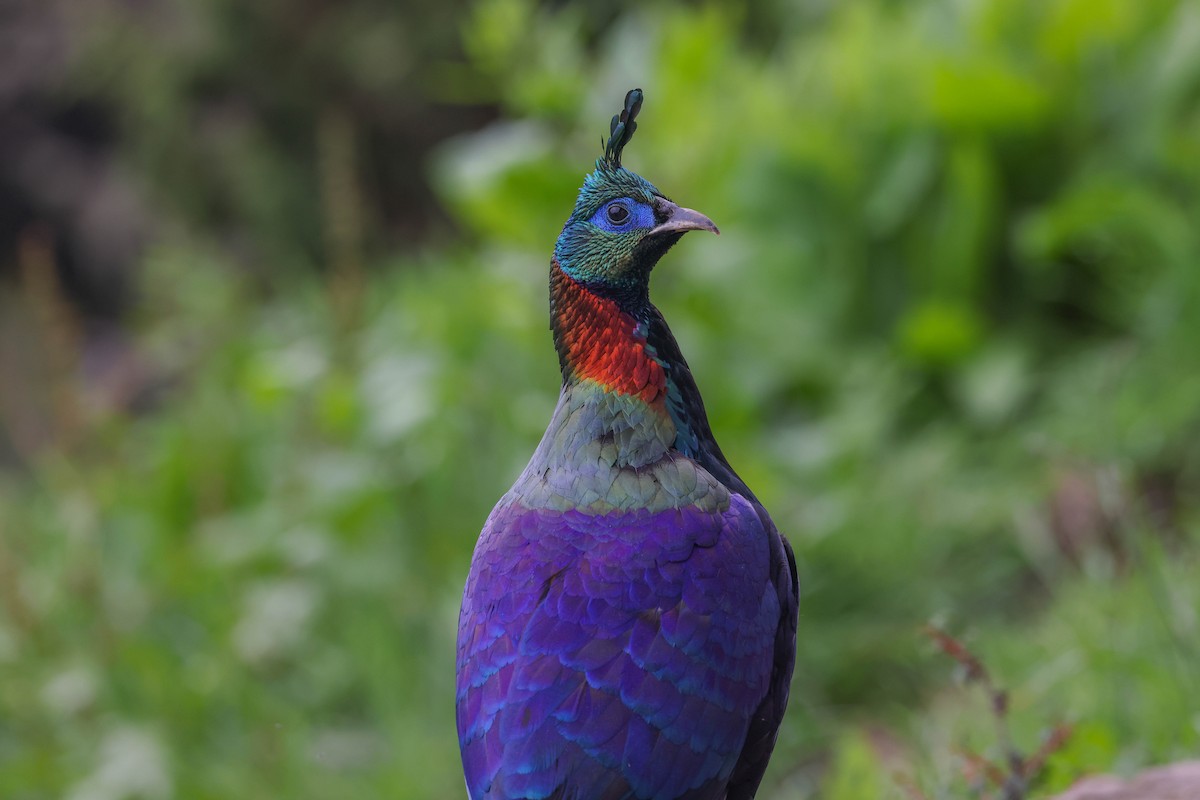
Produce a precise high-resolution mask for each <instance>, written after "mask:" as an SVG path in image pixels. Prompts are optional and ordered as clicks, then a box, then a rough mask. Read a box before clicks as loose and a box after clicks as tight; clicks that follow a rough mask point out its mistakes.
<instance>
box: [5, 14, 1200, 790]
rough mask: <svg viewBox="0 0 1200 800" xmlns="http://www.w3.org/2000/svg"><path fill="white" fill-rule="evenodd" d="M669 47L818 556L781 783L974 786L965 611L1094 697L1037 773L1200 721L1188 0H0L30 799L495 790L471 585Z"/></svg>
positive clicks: (650, 126) (717, 350)
mask: <svg viewBox="0 0 1200 800" xmlns="http://www.w3.org/2000/svg"><path fill="white" fill-rule="evenodd" d="M632 86H641V87H643V88H644V89H645V91H646V97H647V100H646V105H645V108H644V110H643V114H642V117H641V119H640V120H639V129H638V134H637V137H636V138H635V139H634V141H633V144H632V145H631V146H630V148H629V150H628V152H627V156H626V162H627V164H628V165H629V166H630V167H631V168H633V169H634V170H636V171H638V172H640V173H642V174H644V175H646V176H647V177H648V178H649V179H651V180H652V181H654V182H655V183H656V184H657V185H659V186H660V187H662V188H663V189H664V190H665V191H667V192H668V193H669V194H670V195H671V196H672V197H673V198H675V199H676V200H678V201H679V202H681V203H684V204H686V205H688V206H691V207H694V208H698V209H700V210H702V211H704V212H705V213H707V214H709V215H710V216H711V217H712V218H713V219H714V220H716V221H717V222H718V223H719V224H720V226H721V229H722V232H723V233H722V235H721V237H719V238H713V237H694V238H690V239H689V240H686V241H685V242H683V243H682V244H681V245H680V246H679V247H677V248H676V249H675V250H674V251H673V252H672V253H671V254H670V256H669V257H668V258H667V259H666V260H665V261H664V263H663V264H662V265H660V267H659V269H658V270H657V271H656V273H655V280H654V287H653V291H654V295H655V298H656V301H657V303H658V305H659V306H660V308H662V309H663V310H664V313H665V314H666V316H667V318H668V319H669V320H670V321H671V323H672V325H673V328H674V330H675V332H676V335H677V336H678V338H679V339H680V341H681V344H682V346H683V349H684V351H685V353H686V354H687V356H688V358H689V360H690V362H691V364H692V367H693V370H694V372H695V374H696V376H697V378H698V381H699V384H700V387H701V389H702V391H703V393H704V396H705V399H706V401H707V404H708V408H709V411H710V414H711V416H712V421H713V426H714V428H715V429H716V431H717V433H718V436H719V438H720V441H721V442H722V446H723V448H724V450H725V452H726V453H727V454H728V455H729V457H730V460H731V461H732V462H733V464H734V465H735V466H736V467H737V468H738V469H739V471H740V472H741V474H742V475H743V476H744V477H745V478H746V479H747V481H748V483H749V484H751V485H752V486H754V488H755V490H756V491H757V493H758V494H759V496H760V497H761V498H762V499H763V501H764V502H765V503H766V505H767V506H768V507H769V508H770V509H771V510H772V512H773V514H774V516H775V519H776V520H777V522H778V524H779V527H780V528H781V529H782V530H783V531H785V532H786V533H787V534H788V535H789V537H790V538H791V541H792V543H793V544H794V546H795V549H796V553H797V557H798V560H799V564H800V575H801V582H802V586H803V598H802V602H801V611H800V633H799V659H798V666H797V669H796V678H795V684H794V687H793V694H792V702H791V709H790V712H789V715H788V718H787V720H786V722H785V727H784V729H783V732H782V734H781V737H780V742H779V747H778V750H777V753H776V756H775V759H774V761H773V764H772V767H771V769H770V771H769V773H768V778H767V782H766V784H765V785H764V789H763V791H762V794H761V796H763V797H765V798H807V797H820V798H827V799H829V800H851V799H852V798H869V797H912V796H914V794H913V792H912V790H911V788H910V789H904V788H903V786H906V785H907V786H910V787H911V786H913V785H915V786H919V787H921V791H922V792H923V793H924V794H925V796H927V797H929V798H940V797H969V796H973V795H972V791H973V789H972V780H971V779H970V776H969V775H966V776H965V775H964V770H963V766H964V763H965V762H964V759H963V757H962V756H961V755H960V754H959V750H960V749H962V748H966V749H970V750H972V751H974V752H979V753H981V754H984V755H986V756H987V757H989V758H994V759H996V758H999V757H1000V756H1001V751H1000V746H1001V742H999V741H998V739H997V734H996V732H995V728H994V725H993V720H992V718H991V716H990V715H989V713H988V711H987V708H986V701H985V700H983V698H982V697H981V696H977V694H976V693H974V692H972V691H971V690H970V687H964V686H962V685H961V684H960V683H959V682H956V680H955V676H954V671H955V670H954V664H953V662H952V661H950V660H948V659H947V658H945V657H944V655H942V654H940V653H939V652H937V650H936V648H934V647H932V646H931V645H930V644H929V643H928V641H926V640H925V639H923V638H922V636H921V634H920V628H921V626H922V625H923V624H925V623H927V622H930V621H933V622H935V623H937V624H939V625H942V626H944V627H945V628H946V629H947V630H949V631H951V632H953V633H954V634H956V635H958V636H960V637H961V638H962V639H963V640H964V641H965V642H967V643H968V644H969V646H971V647H972V648H973V649H975V650H976V651H977V652H978V653H979V654H980V655H981V657H983V658H984V659H985V660H986V662H987V664H988V666H989V667H990V669H991V671H992V673H993V675H994V676H995V678H996V680H997V681H998V682H999V683H1001V684H1002V685H1004V686H1006V687H1007V688H1008V689H1010V690H1011V699H1010V724H1011V727H1012V729H1013V735H1014V736H1015V738H1016V741H1017V744H1018V746H1019V747H1021V748H1022V749H1023V750H1024V751H1025V752H1030V751H1032V750H1034V749H1036V748H1037V746H1038V744H1039V741H1040V738H1039V737H1041V736H1042V735H1043V732H1044V731H1046V730H1048V729H1050V728H1051V727H1052V726H1054V725H1056V724H1059V723H1070V724H1072V725H1073V726H1074V733H1073V735H1072V736H1071V738H1070V739H1069V740H1068V741H1067V743H1066V744H1065V745H1064V746H1063V747H1062V748H1061V749H1059V750H1058V751H1057V752H1055V753H1054V754H1053V755H1052V756H1051V757H1050V759H1049V761H1048V764H1047V768H1046V770H1045V771H1044V773H1043V775H1042V776H1041V777H1040V778H1039V780H1038V783H1037V786H1036V788H1037V790H1038V791H1039V792H1050V791H1053V790H1055V789H1058V788H1062V787H1064V786H1066V785H1068V784H1069V783H1070V782H1071V781H1072V780H1073V779H1074V778H1075V777H1077V776H1078V775H1081V774H1083V773H1087V772H1096V771H1110V770H1115V771H1129V770H1133V769H1136V768H1138V767H1141V766H1144V765H1148V764H1153V763H1160V762H1165V761H1169V760H1171V759H1173V758H1178V757H1182V756H1184V755H1186V754H1189V753H1195V752H1196V751H1197V749H1198V748H1200V704H1198V702H1197V699H1196V698H1197V697H1200V666H1198V665H1200V578H1198V576H1200V7H1198V6H1197V5H1196V4H1195V3H1189V2H1172V1H1171V0H1139V2H1127V1H1126V0H913V1H912V2H888V1H886V0H862V2H854V3H837V2H832V0H769V1H768V2H762V3H753V4H748V5H746V6H744V7H742V8H734V7H732V4H731V5H725V4H715V3H713V4H693V3H683V2H678V3H671V2H644V3H629V4H623V3H616V2H585V3H580V4H565V3H553V4H548V5H538V4H536V3H534V2H532V1H531V0H441V2H434V1H433V0H408V1H407V2H403V3H390V2H383V1H382V0H342V1H341V2H328V1H326V0H294V1H291V2H288V1H286V0H262V1H261V2H253V3H247V2H243V0H187V1H185V0H91V2H88V3H79V2H75V3H72V2H67V1H66V0H62V2H47V0H6V2H5V3H4V4H3V9H2V10H0V797H4V798H10V799H12V800H33V799H34V798H58V797H66V798H69V800H121V799H123V798H148V799H149V800H157V799H158V798H231V797H236V798H297V799H303V798H314V799H316V798H334V797H355V798H369V797H380V798H384V797H386V798H400V799H401V800H407V799H408V798H414V799H416V798H434V797H442V798H445V797H459V796H462V795H463V790H462V782H461V780H462V779H461V773H460V768H459V762H458V753H457V746H456V743H455V735H454V724H453V712H452V705H453V690H452V687H453V648H454V632H455V622H456V614H457V609H458V601H459V593H460V591H461V586H462V582H463V579H464V576H465V574H466V570H467V565H468V560H469V557H470V553H471V549H472V546H473V544H474V540H475V536H476V534H477V532H478V530H479V528H480V526H481V524H482V522H483V520H484V518H485V516H486V515H487V512H488V511H489V509H490V507H491V505H492V504H493V503H494V502H495V500H496V499H497V498H498V497H499V496H500V495H501V494H502V493H503V492H504V491H505V489H506V488H507V487H508V486H509V485H510V483H511V481H512V480H513V479H514V478H515V476H516V475H517V474H518V473H519V471H520V469H521V467H522V466H523V464H524V462H525V460H526V459H527V458H528V456H529V454H530V453H531V452H532V450H533V447H534V445H535V443H536V442H537V440H538V438H539V436H540V434H541V432H542V430H543V428H544V426H545V424H546V421H547V420H548V418H549V414H550V411H551V409H552V407H553V404H554V401H555V398H556V394H557V388H558V374H557V363H556V360H555V357H554V352H553V349H552V346H551V341H550V334H549V331H548V329H547V312H546V275H547V265H548V259H549V254H550V251H551V247H552V243H553V241H554V238H555V236H556V235H557V233H558V230H559V228H560V226H561V224H562V221H563V219H564V218H565V217H566V214H567V213H568V212H569V210H570V208H571V205H572V203H573V200H574V195H575V190H576V188H577V187H578V185H579V183H580V182H581V179H582V177H583V175H584V173H585V172H586V171H588V170H589V169H590V167H591V164H592V162H593V161H594V159H595V158H596V157H597V156H598V155H599V153H600V147H599V139H600V137H601V134H605V133H606V132H607V123H608V118H609V117H610V116H611V114H612V113H613V112H614V111H615V110H617V109H618V107H619V104H620V102H621V99H622V98H623V96H624V93H625V91H626V90H627V89H629V88H631V87H632ZM967 767H968V769H967V770H966V771H967V772H970V765H969V764H967ZM896 776H900V777H899V778H897V777H896Z"/></svg>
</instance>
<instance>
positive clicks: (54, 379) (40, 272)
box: [17, 225, 82, 447]
mask: <svg viewBox="0 0 1200 800" xmlns="http://www.w3.org/2000/svg"><path fill="white" fill-rule="evenodd" d="M17 264H18V267H19V268H20V272H21V283H22V286H23V288H24V290H25V295H26V296H27V297H28V299H29V304H30V308H31V309H32V311H33V315H34V325H35V328H36V338H37V339H38V340H39V341H40V343H41V345H42V346H43V347H44V348H45V356H46V367H47V378H48V387H49V392H50V403H51V410H52V415H53V423H54V424H53V440H54V443H55V444H57V445H59V446H64V447H65V446H69V445H70V443H71V442H72V441H74V438H75V435H76V434H77V433H78V431H79V430H80V428H81V426H82V413H81V406H80V399H79V391H78V386H77V385H76V376H77V373H78V367H79V347H80V336H79V325H78V321H77V319H76V316H75V313H74V311H73V310H72V308H71V306H70V304H69V303H68V302H67V300H66V298H65V297H64V296H63V291H62V286H61V284H60V283H59V279H58V270H57V269H56V267H55V263H54V244H53V238H52V236H51V233H50V230H49V228H47V227H45V226H42V225H33V226H30V227H29V228H27V229H26V230H25V231H24V232H22V234H21V237H20V240H19V242H18V248H17Z"/></svg>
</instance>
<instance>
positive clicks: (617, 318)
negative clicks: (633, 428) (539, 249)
mask: <svg viewBox="0 0 1200 800" xmlns="http://www.w3.org/2000/svg"><path fill="white" fill-rule="evenodd" d="M643 305H644V306H645V307H646V308H641V306H643ZM648 308H649V301H648V300H642V299H641V298H633V299H632V300H627V299H624V298H617V297H609V296H605V295H603V294H600V293H599V292H596V291H594V290H592V289H590V288H589V287H587V286H585V285H584V284H582V283H580V282H579V281H577V280H575V279H574V278H572V277H571V276H570V275H567V273H565V272H564V271H563V270H562V268H561V267H560V266H559V265H558V262H557V261H555V262H553V263H552V265H551V267H550V327H551V329H552V330H553V331H554V347H555V349H557V350H558V363H559V367H560V368H561V369H562V376H563V385H564V386H572V385H575V384H579V383H581V382H588V381H590V382H593V383H595V384H597V385H598V386H599V387H600V388H601V389H603V390H604V391H606V392H610V393H612V394H616V395H621V396H627V397H634V398H638V399H639V400H641V401H642V402H644V403H645V404H646V405H648V406H653V407H655V408H662V409H663V411H664V413H665V408H663V404H664V402H665V400H666V393H667V374H666V368H667V366H668V365H666V364H664V363H663V362H662V361H661V360H660V359H658V358H657V357H656V355H655V353H654V352H653V349H652V348H651V347H649V346H648V344H647V335H648V333H649V322H648V320H646V319H644V318H643V317H644V313H645V311H646V310H647V309H648Z"/></svg>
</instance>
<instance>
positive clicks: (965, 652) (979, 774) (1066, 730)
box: [922, 625, 1071, 800]
mask: <svg viewBox="0 0 1200 800" xmlns="http://www.w3.org/2000/svg"><path fill="white" fill-rule="evenodd" d="M922 633H924V634H925V635H926V636H927V637H929V638H930V639H931V640H932V641H933V643H934V645H936V646H937V648H938V649H939V650H941V651H942V652H943V653H945V654H946V655H948V656H949V657H950V658H952V659H954V660H955V661H956V662H957V663H958V665H959V666H960V667H962V669H963V675H964V678H963V680H964V682H965V683H966V684H967V685H970V684H977V685H978V686H979V687H980V688H981V689H983V691H984V693H985V694H986V695H987V699H988V707H989V709H990V711H991V715H992V720H993V722H994V724H995V727H996V738H997V740H998V742H999V745H1000V750H1001V752H1002V753H1003V755H1004V764H1003V765H999V764H996V763H994V762H992V761H990V760H988V759H987V758H984V757H983V756H982V755H980V754H979V753H976V752H974V751H973V750H970V749H968V748H965V747H960V748H956V752H957V753H958V755H959V756H960V757H961V758H962V759H963V761H964V762H965V763H964V770H963V771H964V775H965V777H966V779H967V781H968V782H969V783H971V784H972V785H976V786H978V784H979V783H980V780H981V779H986V782H987V783H990V784H991V785H992V786H995V787H996V788H997V789H999V790H1000V794H999V797H1000V798H1001V800H1025V798H1027V797H1028V794H1029V784H1030V782H1031V781H1032V779H1033V778H1034V777H1036V776H1037V774H1038V773H1039V772H1041V770H1042V767H1043V766H1045V763H1046V759H1047V758H1049V757H1050V756H1051V755H1052V754H1053V753H1055V752H1056V751H1057V750H1059V749H1060V748H1061V747H1062V746H1063V745H1065V744H1066V742H1067V740H1068V738H1069V737H1070V735H1071V728H1070V726H1068V725H1058V726H1056V727H1055V728H1054V729H1053V730H1052V731H1051V732H1050V734H1049V735H1048V736H1047V737H1046V739H1045V740H1044V741H1043V742H1042V745H1041V747H1039V748H1038V750H1037V752H1035V753H1034V754H1033V755H1032V756H1030V757H1029V758H1026V757H1024V756H1023V755H1022V754H1021V752H1020V751H1019V750H1018V749H1017V748H1016V746H1015V744H1014V743H1013V737H1012V732H1011V731H1010V729H1009V725H1008V692H1007V691H1005V690H1003V689H1001V688H999V687H998V686H997V685H996V683H995V681H993V680H992V676H991V674H990V673H989V672H988V669H987V666H986V665H985V664H984V662H983V659H981V658H979V656H977V655H975V654H974V653H973V652H971V650H970V649H968V648H967V646H966V645H965V644H963V643H962V642H961V641H959V640H958V639H956V638H954V637H953V636H951V635H950V634H949V633H946V632H945V631H944V630H942V629H941V628H939V627H937V626H936V625H926V626H925V627H924V628H923V629H922ZM976 791H977V793H978V796H980V797H990V795H986V794H984V793H983V791H982V787H980V788H978V789H977V790H976Z"/></svg>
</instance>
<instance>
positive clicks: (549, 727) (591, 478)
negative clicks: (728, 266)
mask: <svg viewBox="0 0 1200 800" xmlns="http://www.w3.org/2000/svg"><path fill="white" fill-rule="evenodd" d="M630 98H634V93H633V92H631V93H630ZM636 101H637V104H636V105H633V106H632V112H631V113H630V108H631V101H630V100H629V99H627V106H626V108H627V114H626V115H623V116H622V117H621V118H620V122H621V123H622V124H624V123H625V122H626V117H628V122H629V125H628V128H627V129H626V130H627V131H628V135H631V134H632V128H633V127H634V125H633V116H635V115H636V111H637V105H640V92H638V93H637V97H636ZM617 122H618V118H614V126H613V127H614V137H615V138H617V148H616V157H615V158H609V159H607V160H605V161H601V162H599V163H598V169H597V172H595V173H593V174H592V175H591V176H589V178H588V182H587V183H585V186H584V189H583V191H581V194H580V200H579V202H578V203H577V205H576V209H575V212H574V213H573V214H572V217H571V219H570V220H568V223H567V225H566V227H564V231H563V235H562V236H560V238H559V244H558V246H557V247H556V249H555V259H554V261H553V263H552V266H551V281H550V283H551V287H550V293H551V327H552V329H553V330H554V335H555V344H556V347H557V348H558V352H559V360H560V364H561V365H562V369H563V379H564V380H563V388H562V392H561V394H560V397H559V401H558V406H557V407H556V409H555V411H554V415H553V417H552V419H551V421H550V425H549V427H548V428H547V430H546V434H545V436H544V437H543V439H542V442H541V444H540V445H539V446H538V448H537V450H536V451H535V453H534V455H533V458H532V459H531V460H530V462H529V465H528V466H527V467H526V468H525V471H524V472H523V473H522V474H521V476H520V477H519V478H518V479H517V482H516V483H515V484H514V486H513V487H512V489H511V490H510V491H509V492H508V493H507V494H506V495H505V496H504V497H503V498H502V499H501V500H500V502H499V503H498V504H497V505H496V507H495V509H494V510H493V511H492V513H491V515H490V516H489V517H488V520H487V522H486V524H485V525H484V528H483V532H482V533H481V535H480V537H479V542H478V544H477V546H476V549H475V555H474V558H473V560H472V564H471V572H470V575H469V577H468V580H467V585H466V590H465V592H464V596H463V605H462V612H461V615H460V621H459V634H458V635H459V640H458V664H457V667H458V696H457V712H458V713H457V717H458V731H459V738H460V744H461V747H462V756H463V765H464V769H465V772H466V779H467V788H468V791H469V793H470V795H471V797H472V798H473V800H483V798H489V799H490V800H502V799H503V800H517V799H518V798H520V799H523V800H541V799H542V798H561V800H601V799H603V800H626V799H629V800H632V799H633V798H639V799H640V800H671V799H674V798H694V799H695V800H700V798H713V800H719V799H720V798H728V800H733V799H734V798H750V797H753V795H754V792H755V790H756V789H757V786H758V783H759V781H760V780H761V778H762V773H763V770H764V769H765V767H766V763H767V759H768V757H769V756H770V753H771V750H772V748H773V746H774V742H775V736H776V732H777V730H778V727H779V723H780V720H781V719H782V715H783V711H784V708H785V706H786V704H787V695H788V682H789V681H790V678H791V672H792V663H793V660H794V655H795V630H796V627H795V625H796V603H797V591H796V575H795V562H794V559H793V558H792V555H791V550H790V548H789V547H788V545H787V543H786V540H784V539H783V538H782V537H781V536H780V535H779V534H778V532H777V531H776V529H775V526H774V524H773V523H772V522H771V519H770V517H769V515H768V514H767V512H766V510H765V509H764V508H763V507H762V506H761V504H759V502H758V500H757V499H756V498H755V497H754V495H753V494H752V493H751V492H750V490H749V489H748V488H747V487H746V485H745V484H744V483H743V482H742V481H741V479H740V478H738V477H737V475H736V474H735V473H734V472H733V470H732V469H731V468H730V467H729V465H728V463H727V462H726V460H725V458H724V456H723V455H722V454H721V451H720V448H719V447H717V445H716V442H715V440H714V439H713V437H712V433H711V430H710V429H709V425H708V422H707V419H706V417H705V413H704V406H703V403H702V401H701V399H700V394H699V391H698V390H697V388H696V385H695V382H694V381H693V380H692V377H691V374H690V372H689V371H688V368H687V364H686V363H685V362H684V360H683V357H682V355H681V354H680V352H679V348H678V346H677V345H676V343H675V339H674V337H673V336H672V335H671V332H670V330H669V329H668V328H667V325H666V322H665V321H664V320H663V318H662V316H661V314H659V312H658V310H657V309H655V308H654V306H653V305H651V304H650V302H649V299H648V292H647V286H648V276H649V270H650V267H652V266H653V265H654V263H655V262H656V261H657V260H658V258H659V257H660V256H661V255H662V254H663V253H665V252H666V250H667V249H668V248H669V247H670V246H671V245H672V244H674V242H675V241H677V240H678V238H679V237H680V236H681V235H682V233H683V231H685V230H691V229H711V230H715V226H713V225H712V223H711V222H710V221H709V220H708V219H707V218H705V217H703V216H702V215H699V214H696V212H692V211H689V210H688V209H681V208H679V207H678V206H675V205H674V204H673V203H670V202H669V201H667V200H666V199H665V198H663V197H662V195H661V193H659V192H658V191H657V189H655V188H654V187H653V186H652V185H650V184H649V183H647V182H646V181H644V180H643V179H641V178H640V177H638V176H636V175H634V174H633V173H630V172H628V171H627V170H625V169H624V168H623V167H620V165H619V157H620V148H621V147H622V146H623V144H624V142H623V141H621V138H620V135H619V132H618V129H617ZM628 135H624V141H628ZM611 148H612V140H610V154H611ZM618 204H619V205H622V206H623V210H624V212H626V213H624V214H621V213H619V212H614V211H612V209H611V207H612V206H613V205H618ZM601 215H605V216H601ZM617 217H620V218H621V219H620V220H616V218H617ZM614 220H615V221H614ZM581 222H583V223H585V224H579V223H581ZM626 227H627V228H629V229H630V230H629V231H628V232H626V231H625V230H623V229H624V228H626ZM606 234H607V236H606ZM622 235H623V236H625V237H626V238H625V239H619V238H615V237H620V236H622ZM614 242H615V244H614Z"/></svg>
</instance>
